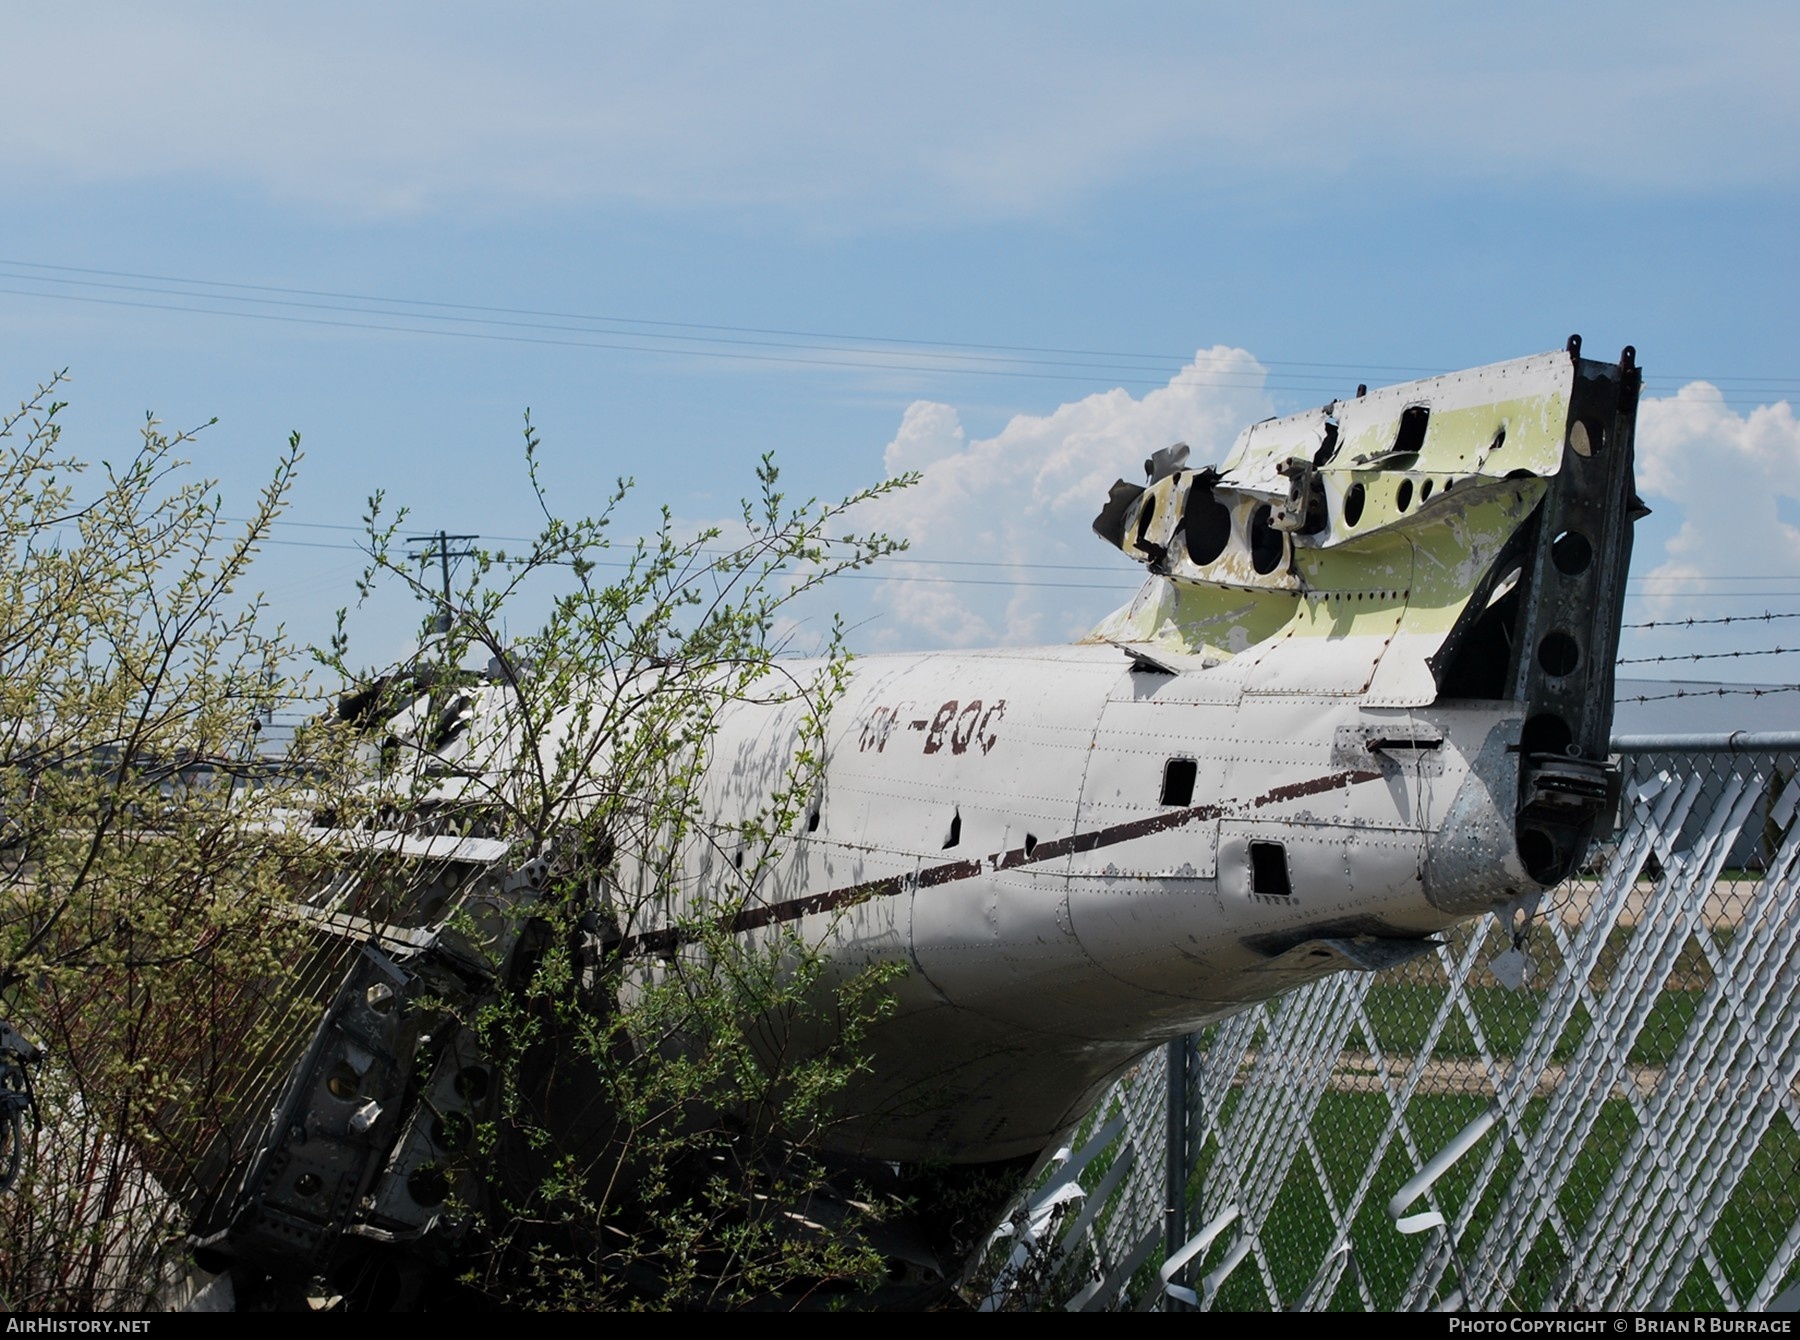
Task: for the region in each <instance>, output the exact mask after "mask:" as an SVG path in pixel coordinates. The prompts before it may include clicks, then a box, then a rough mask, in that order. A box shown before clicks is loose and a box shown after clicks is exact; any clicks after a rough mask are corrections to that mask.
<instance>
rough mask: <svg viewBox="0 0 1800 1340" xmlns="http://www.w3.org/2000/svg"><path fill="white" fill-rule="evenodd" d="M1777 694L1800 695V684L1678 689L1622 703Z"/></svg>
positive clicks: (1637, 696)
mask: <svg viewBox="0 0 1800 1340" xmlns="http://www.w3.org/2000/svg"><path fill="white" fill-rule="evenodd" d="M1776 693H1800V684H1765V685H1762V686H1760V687H1757V688H1742V689H1728V688H1726V687H1725V686H1724V685H1720V686H1719V687H1717V688H1711V689H1676V690H1675V691H1674V692H1673V693H1631V694H1622V695H1620V696H1619V697H1618V698H1617V699H1616V701H1618V702H1622V703H1659V702H1663V701H1664V700H1666V699H1669V698H1730V697H1749V698H1766V697H1769V696H1770V695H1771V694H1776Z"/></svg>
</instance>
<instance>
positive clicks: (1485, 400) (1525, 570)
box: [1093, 336, 1647, 910]
mask: <svg viewBox="0 0 1800 1340" xmlns="http://www.w3.org/2000/svg"><path fill="white" fill-rule="evenodd" d="M1641 383H1642V375H1641V373H1640V371H1639V369H1638V367H1637V362H1636V353H1635V351H1634V350H1633V349H1631V348H1630V347H1627V348H1626V349H1625V351H1624V352H1623V354H1622V355H1621V356H1620V359H1619V361H1618V362H1617V363H1603V362H1597V361H1595V360H1592V359H1587V358H1583V357H1582V356H1581V339H1580V337H1579V336H1571V337H1570V339H1569V342H1568V346H1567V348H1566V349H1565V350H1563V351H1560V352H1557V353H1553V354H1542V355H1538V356H1535V357H1532V358H1523V359H1518V360H1515V361H1513V362H1509V363H1499V364H1495V365H1493V366H1491V367H1486V368H1478V369H1475V370H1473V371H1470V372H1462V373H1456V374H1452V375H1449V376H1443V377H1434V378H1430V379H1427V380H1424V381H1417V382H1409V383H1406V384H1404V385H1400V386H1392V387H1387V388H1385V389H1382V390H1378V391H1374V392H1367V391H1365V390H1364V389H1363V388H1358V392H1357V395H1356V396H1354V397H1352V398H1350V399H1345V400H1338V401H1333V402H1332V403H1331V404H1329V405H1325V406H1323V407H1322V408H1320V409H1316V410H1311V411H1308V412H1306V413H1303V414H1295V415H1290V416H1288V417H1286V418H1281V419H1271V420H1268V421H1265V422H1263V423H1259V424H1255V425H1252V426H1251V427H1250V428H1248V429H1246V430H1245V431H1244V432H1243V434H1242V435H1241V436H1240V437H1239V438H1238V440H1237V443H1236V444H1235V446H1234V447H1233V448H1232V451H1231V453H1230V455H1229V456H1228V457H1227V458H1226V460H1225V462H1224V463H1223V464H1222V465H1219V466H1216V467H1213V466H1208V467H1204V468H1200V469H1193V468H1190V467H1189V466H1188V465H1187V456H1188V448H1187V447H1186V446H1185V445H1179V444H1178V445H1177V446H1174V447H1170V448H1167V449H1165V450H1163V451H1159V452H1157V453H1156V454H1155V455H1154V456H1153V457H1151V459H1150V460H1148V461H1146V462H1145V463H1144V464H1145V474H1146V476H1147V480H1148V482H1147V483H1146V484H1145V485H1142V486H1139V485H1135V484H1130V483H1127V482H1126V481H1124V480H1121V481H1119V482H1118V483H1116V484H1114V485H1113V488H1112V493H1111V496H1110V497H1109V498H1108V500H1107V504H1106V506H1105V508H1104V509H1103V510H1102V511H1101V513H1100V515H1099V516H1098V517H1097V518H1096V519H1095V521H1094V530H1095V532H1096V533H1097V534H1099V535H1100V536H1101V537H1102V538H1103V539H1105V540H1107V541H1108V542H1109V543H1111V544H1113V545H1115V546H1117V547H1118V548H1119V549H1120V550H1122V551H1123V552H1124V553H1126V554H1128V555H1130V556H1131V557H1133V558H1135V559H1137V560H1139V561H1140V562H1142V563H1144V564H1145V565H1146V566H1147V567H1148V568H1149V569H1150V571H1151V573H1152V574H1153V575H1152V578H1151V580H1150V581H1148V582H1146V583H1145V586H1144V588H1143V590H1142V591H1140V592H1139V594H1138V596H1137V597H1136V599H1134V600H1133V601H1132V602H1131V603H1130V604H1129V605H1127V606H1125V607H1124V608H1123V609H1121V610H1119V611H1118V612H1117V613H1115V614H1113V615H1112V616H1111V617H1110V618H1108V619H1107V620H1105V621H1104V622H1103V623H1102V624H1101V625H1100V626H1099V628H1097V629H1096V630H1095V632H1094V634H1093V640H1099V641H1106V642H1112V643H1115V644H1117V645H1118V646H1120V647H1121V649H1123V650H1124V651H1126V653H1127V654H1128V655H1131V656H1132V657H1133V659H1134V660H1135V661H1138V662H1140V663H1144V664H1151V665H1157V666H1162V667H1165V668H1168V669H1171V670H1173V669H1189V668H1193V669H1200V668H1206V669H1213V668H1214V667H1217V670H1216V672H1215V676H1214V677H1215V678H1216V679H1217V680H1218V682H1219V684H1220V686H1221V690H1222V691H1223V692H1224V693H1226V694H1238V695H1243V694H1291V695H1295V696H1321V695H1323V696H1326V697H1331V696H1357V697H1360V698H1361V699H1362V701H1363V702H1364V704H1365V705H1367V706H1369V707H1371V708H1384V707H1391V708H1408V707H1423V706H1427V705H1429V704H1433V703H1438V702H1451V701H1459V700H1487V701H1503V702H1513V703H1516V704H1518V706H1519V710H1520V713H1521V722H1522V725H1521V729H1520V732H1519V735H1518V738H1517V739H1516V740H1515V741H1513V742H1512V744H1511V746H1510V747H1511V749H1512V750H1513V751H1514V752H1516V753H1517V754H1518V756H1519V757H1518V800H1517V805H1516V810H1515V815H1516V818H1515V824H1514V833H1513V839H1514V842H1515V844H1516V848H1517V852H1518V856H1519V859H1520V861H1521V862H1522V863H1523V865H1524V868H1525V869H1526V871H1527V872H1528V873H1529V874H1530V875H1531V877H1532V879H1533V880H1535V881H1536V882H1537V883H1539V884H1541V885H1544V886H1546V887H1547V886H1550V885H1553V884H1555V883H1556V882H1558V881H1559V880H1560V879H1562V878H1563V877H1564V876H1565V875H1566V874H1567V873H1568V872H1569V870H1570V869H1571V868H1572V867H1573V866H1574V865H1575V863H1576V862H1577V861H1578V860H1580V858H1581V857H1582V855H1583V854H1584V853H1585V851H1586V850H1587V846H1588V843H1589V841H1590V839H1591V837H1592V834H1593V831H1594V827H1595V824H1596V822H1597V821H1598V820H1599V819H1600V817H1601V816H1602V815H1604V814H1607V813H1609V812H1610V811H1611V810H1612V809H1613V808H1615V807H1616V804H1617V795H1618V774H1617V770H1616V768H1615V767H1613V765H1612V764H1611V763H1610V762H1609V761H1608V756H1607V742H1608V737H1609V735H1610V732H1611V727H1612V706H1613V687H1612V679H1613V661H1614V658H1615V656H1616V653H1617V647H1618V639H1619V622H1620V617H1621V613H1622V611H1623V607H1624V599H1625V579H1626V571H1627V569H1628V567H1629V565H1630V558H1631V523H1632V522H1633V521H1634V520H1636V519H1637V518H1638V517H1639V516H1642V515H1644V514H1645V512H1646V510H1647V509H1645V508H1644V506H1643V504H1642V503H1641V502H1640V501H1639V500H1638V498H1637V496H1636V493H1635V491H1634V488H1633V477H1632V443H1633V436H1634V428H1635V424H1636V415H1637V400H1638V391H1639V387H1640V386H1641ZM1467 910H1476V909H1474V908H1470V909H1467Z"/></svg>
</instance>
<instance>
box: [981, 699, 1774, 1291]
mask: <svg viewBox="0 0 1800 1340" xmlns="http://www.w3.org/2000/svg"><path fill="white" fill-rule="evenodd" d="M1615 747H1616V748H1617V749H1618V750H1619V752H1620V754H1621V756H1622V761H1623V766H1624V771H1625V788H1624V792H1625V794H1624V801H1623V806H1622V810H1623V813H1622V816H1621V818H1622V823H1621V825H1620V828H1619V830H1618V831H1617V832H1616V833H1615V834H1614V835H1613V836H1612V837H1611V838H1610V839H1609V840H1608V841H1607V842H1605V843H1604V844H1602V845H1601V846H1599V847H1597V848H1596V850H1595V851H1594V853H1593V854H1592V857H1591V859H1590V864H1589V867H1588V869H1586V870H1585V871H1584V872H1583V873H1582V874H1581V875H1580V876H1579V877H1577V878H1575V879H1572V880H1570V881H1568V882H1567V883H1565V884H1563V885H1562V886H1560V887H1558V888H1557V889H1555V890H1554V891H1552V892H1551V893H1550V894H1548V895H1546V896H1545V898H1544V899H1543V900H1542V901H1541V903H1539V904H1538V905H1537V906H1536V907H1535V908H1533V907H1529V906H1521V907H1519V908H1516V909H1514V910H1513V911H1512V912H1511V914H1510V915H1508V916H1504V917H1503V916H1489V917H1485V918H1483V919H1482V920H1480V921H1477V922H1473V923H1471V924H1469V925H1467V926H1464V927H1461V928H1459V929H1458V930H1456V931H1455V932H1453V933H1450V934H1448V935H1447V936H1446V937H1445V941H1446V942H1445V944H1444V945H1443V947H1442V948H1441V949H1439V950H1438V951H1437V952H1436V954H1435V955H1428V956H1425V957H1422V958H1420V959H1417V960H1414V961H1413V962H1412V963H1409V964H1407V965H1405V966H1403V967H1401V968H1397V969H1393V970H1390V971H1388V972H1383V973H1379V974H1372V973H1342V974H1338V975H1337V976H1335V977H1332V978H1330V979H1327V980H1325V981H1323V982H1320V983H1318V984H1316V985H1314V986H1312V987H1310V988H1307V989H1305V990H1302V991H1299V992H1296V993H1294V994H1292V995H1289V996H1285V997H1283V998H1281V999H1279V1000H1276V1001H1273V1002H1270V1003H1268V1004H1265V1005H1261V1006H1257V1007H1255V1008H1252V1009H1250V1010H1247V1011H1245V1012H1244V1013H1242V1014H1240V1015H1237V1016H1235V1017H1233V1018H1231V1019H1229V1020H1226V1021H1225V1022H1223V1023H1220V1024H1217V1025H1215V1026H1213V1027H1211V1028H1208V1029H1206V1030H1204V1031H1202V1032H1200V1033H1196V1034H1193V1035H1191V1036H1189V1037H1188V1038H1186V1039H1184V1040H1182V1041H1181V1042H1179V1043H1176V1044H1172V1045H1171V1046H1170V1047H1168V1048H1166V1049H1164V1050H1163V1051H1160V1052H1157V1053H1154V1054H1153V1055H1151V1056H1149V1057H1146V1058H1145V1059H1144V1061H1143V1062H1142V1063H1141V1064H1140V1065H1138V1066H1137V1067H1136V1069H1135V1070H1134V1071H1132V1072H1131V1073H1130V1074H1128V1075H1126V1076H1125V1077H1124V1078H1123V1079H1122V1080H1120V1082H1119V1083H1118V1084H1117V1085H1116V1086H1115V1087H1114V1089H1113V1090H1112V1091H1111V1092H1110V1093H1109V1094H1108V1095H1107V1097H1106V1098H1105V1099H1104V1100H1103V1101H1102V1103H1101V1104H1100V1105H1099V1107H1098V1108H1097V1109H1096V1111H1095V1114H1094V1115H1093V1117H1091V1118H1090V1120H1089V1121H1088V1123H1086V1125H1085V1126H1084V1128H1083V1130H1082V1132H1081V1134H1080V1136H1079V1137H1078V1139H1077V1140H1076V1141H1074V1142H1073V1143H1072V1145H1071V1147H1070V1148H1069V1149H1068V1150H1066V1151H1064V1152H1063V1153H1062V1154H1061V1155H1060V1156H1059V1158H1058V1159H1056V1160H1053V1163H1052V1168H1051V1171H1050V1172H1049V1174H1048V1176H1047V1178H1046V1180H1045V1181H1043V1182H1042V1183H1040V1185H1039V1186H1038V1187H1037V1188H1036V1189H1035V1190H1034V1192H1033V1193H1032V1195H1031V1197H1030V1198H1029V1200H1027V1201H1026V1202H1024V1203H1022V1204H1021V1205H1020V1207H1019V1209H1018V1212H1017V1213H1016V1214H1015V1215H1014V1216H1013V1219H1012V1221H1011V1223H1010V1224H1009V1225H1007V1226H1006V1227H1005V1228H1003V1229H1002V1230H1001V1233H1000V1234H999V1235H998V1236H997V1239H996V1242H995V1244H994V1245H993V1247H992V1248H991V1249H990V1252H989V1255H988V1259H987V1262H986V1264H985V1268H984V1269H985V1274H984V1275H983V1277H982V1279H983V1282H982V1283H981V1284H980V1285H979V1286H978V1287H976V1288H975V1289H974V1290H973V1294H974V1296H975V1297H976V1298H977V1300H979V1301H980V1303H981V1305H982V1306H983V1307H984V1308H986V1309H990V1310H993V1309H1004V1308H1038V1307H1067V1308H1070V1309H1072V1310H1103V1309H1131V1308H1134V1309H1140V1310H1150V1309H1178V1308H1199V1309H1225V1310H1268V1309H1338V1310H1343V1309H1349V1310H1357V1309H1362V1310H1383V1311H1402V1310H1445V1311H1449V1310H1459V1309H1469V1310H1478V1311H1488V1310H1503V1309H1504V1310H1589V1309H1591V1310H1687V1309H1695V1310H1731V1311H1736V1310H1751V1311H1755V1310H1765V1309H1770V1308H1788V1309H1791V1308H1794V1307H1795V1306H1796V1305H1797V1303H1800V1286H1797V1285H1796V1277H1797V1276H1800V1260H1797V1257H1800V1045H1796V1037H1795V1034H1796V1031H1797V1030H1800V907H1797V906H1796V885H1797V883H1800V822H1796V812H1797V810H1800V777H1797V776H1796V774H1797V772H1800V735H1781V736H1756V735H1745V734H1742V733H1740V734H1737V735H1734V736H1730V737H1707V738H1699V737H1634V738H1632V739H1625V740H1618V741H1615ZM1171 1132H1173V1133H1174V1135H1175V1139H1174V1140H1173V1141H1171V1140H1170V1139H1169V1135H1170V1133H1171Z"/></svg>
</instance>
